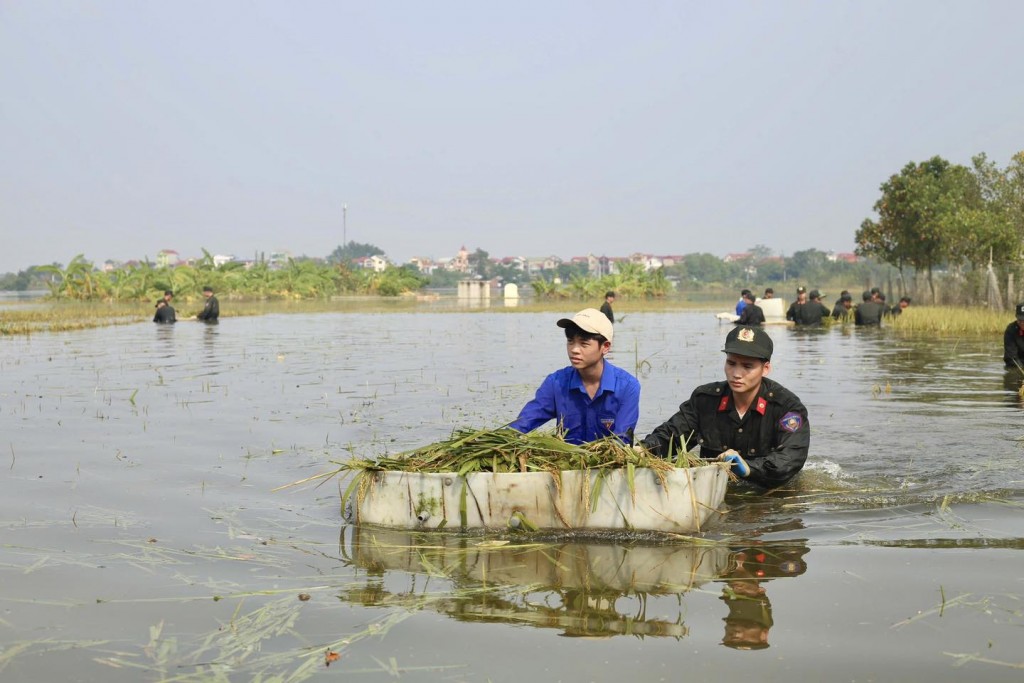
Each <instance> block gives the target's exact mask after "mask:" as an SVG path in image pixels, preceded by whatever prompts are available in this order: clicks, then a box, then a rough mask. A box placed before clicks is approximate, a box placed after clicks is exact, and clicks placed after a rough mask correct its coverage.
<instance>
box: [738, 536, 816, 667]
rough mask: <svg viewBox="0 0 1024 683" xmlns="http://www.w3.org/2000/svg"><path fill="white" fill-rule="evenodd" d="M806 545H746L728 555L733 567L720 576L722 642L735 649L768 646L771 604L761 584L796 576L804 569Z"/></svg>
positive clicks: (772, 621) (805, 566)
mask: <svg viewBox="0 0 1024 683" xmlns="http://www.w3.org/2000/svg"><path fill="white" fill-rule="evenodd" d="M807 551H808V548H807V547H806V546H792V547H785V548H770V547H764V548H746V549H744V550H740V551H738V552H737V553H736V554H735V555H733V556H732V562H733V563H735V567H734V568H733V569H732V571H730V572H729V573H728V574H726V575H725V576H724V577H723V578H724V579H725V580H726V583H725V587H724V588H723V589H722V600H724V601H725V603H726V605H728V607H729V614H728V615H727V616H726V617H725V619H724V620H723V621H725V635H724V636H722V645H725V646H726V647H731V648H735V649H737V650H762V649H764V648H766V647H768V632H769V631H770V630H771V627H772V624H773V623H775V622H774V620H773V619H772V604H771V602H770V601H769V600H768V595H767V594H766V592H765V589H764V587H763V586H762V585H761V583H762V582H763V581H767V580H768V579H772V578H779V577H783V576H797V575H799V574H803V573H804V572H805V571H806V570H807V565H806V564H805V563H804V561H803V559H802V556H803V555H804V554H805V553H807Z"/></svg>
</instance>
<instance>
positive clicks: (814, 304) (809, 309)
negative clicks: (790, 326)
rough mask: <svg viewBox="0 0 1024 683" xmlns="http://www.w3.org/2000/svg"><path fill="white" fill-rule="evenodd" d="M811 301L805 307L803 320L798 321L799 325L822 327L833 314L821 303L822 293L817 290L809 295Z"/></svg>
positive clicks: (813, 290)
mask: <svg viewBox="0 0 1024 683" xmlns="http://www.w3.org/2000/svg"><path fill="white" fill-rule="evenodd" d="M807 298H808V299H809V301H808V302H807V303H806V304H805V305H804V309H803V320H802V321H799V320H798V321H797V324H798V325H820V324H821V321H822V320H824V319H825V318H827V317H829V316H830V315H831V314H832V313H831V311H829V310H828V306H826V305H825V304H823V303H822V302H821V292H819V291H818V290H816V289H812V290H811V293H810V294H808V295H807Z"/></svg>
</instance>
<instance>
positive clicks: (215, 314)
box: [196, 287, 220, 323]
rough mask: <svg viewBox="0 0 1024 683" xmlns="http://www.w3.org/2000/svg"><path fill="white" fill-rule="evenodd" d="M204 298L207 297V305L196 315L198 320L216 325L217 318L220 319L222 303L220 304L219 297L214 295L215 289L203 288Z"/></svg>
mask: <svg viewBox="0 0 1024 683" xmlns="http://www.w3.org/2000/svg"><path fill="white" fill-rule="evenodd" d="M203 296H204V297H206V303H205V304H204V305H203V310H202V311H200V312H199V313H198V314H197V315H196V318H197V319H199V320H202V321H203V322H204V323H215V322H217V318H219V317H220V303H218V301H217V297H215V296H214V295H213V287H203Z"/></svg>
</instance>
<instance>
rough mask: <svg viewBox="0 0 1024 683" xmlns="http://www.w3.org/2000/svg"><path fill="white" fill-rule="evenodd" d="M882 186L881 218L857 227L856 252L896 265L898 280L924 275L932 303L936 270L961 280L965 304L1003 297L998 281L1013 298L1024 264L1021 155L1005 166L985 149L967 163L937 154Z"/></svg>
mask: <svg viewBox="0 0 1024 683" xmlns="http://www.w3.org/2000/svg"><path fill="white" fill-rule="evenodd" d="M880 190H881V196H880V197H879V198H878V201H876V202H875V204H874V211H875V213H876V214H877V216H878V217H877V219H872V218H866V219H864V221H863V222H862V223H861V226H860V229H859V230H857V233H856V243H857V253H858V254H861V255H864V256H870V257H873V258H875V259H878V260H879V261H881V262H883V263H887V264H890V265H892V266H893V267H895V268H896V269H897V270H898V272H899V274H900V280H901V282H902V281H906V280H907V279H908V278H913V277H916V276H917V275H918V274H920V275H921V276H922V277H923V278H924V280H925V283H926V287H927V290H928V294H929V296H930V298H931V300H932V302H933V303H936V302H937V301H938V300H939V299H940V297H939V293H938V292H937V283H936V273H937V272H939V271H942V272H943V273H945V274H946V275H947V276H948V280H949V281H951V282H953V283H957V284H958V285H959V290H960V292H961V296H962V298H966V299H967V300H968V301H960V303H968V302H969V301H970V300H971V299H979V298H983V297H984V298H986V299H987V301H988V303H990V304H992V302H993V301H999V300H1000V299H1001V296H1000V294H1001V291H1000V290H999V289H998V284H999V283H1000V282H1005V283H1006V290H1007V294H1008V295H1011V296H1012V293H1013V289H1014V278H1015V277H1019V276H1020V274H1021V268H1022V263H1024V152H1018V153H1017V154H1015V155H1014V156H1013V157H1012V159H1011V160H1010V163H1009V164H1008V165H1007V167H1006V168H999V167H998V165H996V164H995V163H994V162H992V161H990V160H989V159H988V158H987V157H986V156H985V155H984V154H978V155H977V156H975V157H973V158H972V160H971V166H969V167H968V166H963V165H958V164H952V163H950V162H949V161H947V160H945V159H943V158H942V157H939V156H935V157H932V158H931V159H928V160H927V161H921V162H910V163H908V164H907V165H906V166H904V167H903V168H902V169H901V170H900V171H899V172H898V173H895V174H893V175H892V176H891V177H889V179H888V180H886V181H885V182H883V183H882V185H881V187H880ZM993 288H997V289H996V291H993ZM1011 303H1012V301H1011Z"/></svg>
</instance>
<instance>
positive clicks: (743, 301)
mask: <svg viewBox="0 0 1024 683" xmlns="http://www.w3.org/2000/svg"><path fill="white" fill-rule="evenodd" d="M748 294H750V290H749V289H744V290H743V291H741V292H740V300H739V301H737V302H736V315H743V309H744V308H746V307H747V295H748Z"/></svg>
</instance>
